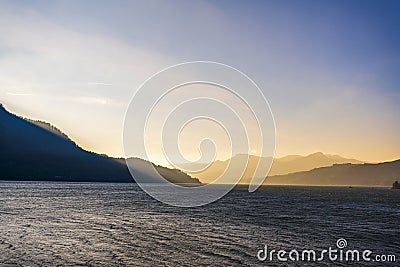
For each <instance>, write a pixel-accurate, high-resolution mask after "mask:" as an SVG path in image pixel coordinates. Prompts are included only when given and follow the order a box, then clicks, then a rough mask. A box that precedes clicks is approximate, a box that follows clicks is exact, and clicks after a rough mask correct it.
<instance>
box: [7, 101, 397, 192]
mask: <svg viewBox="0 0 400 267" xmlns="http://www.w3.org/2000/svg"><path fill="white" fill-rule="evenodd" d="M247 158H248V163H247V167H246V169H245V172H244V174H243V176H242V177H241V180H240V183H242V184H248V183H250V181H251V179H252V177H253V176H254V175H253V174H254V172H255V170H256V167H257V164H258V163H259V162H260V163H261V164H263V163H264V162H268V161H271V158H260V157H257V156H254V155H250V156H247V155H245V154H239V155H236V156H234V157H232V158H231V159H230V160H225V161H215V162H213V163H212V164H211V165H210V166H209V167H207V165H206V164H194V163H190V164H181V165H180V167H181V168H182V169H184V170H198V169H203V168H205V169H204V170H203V171H201V172H194V171H186V172H187V173H184V172H183V171H181V170H178V169H174V168H166V167H163V166H158V165H155V164H153V163H151V162H148V161H145V160H142V159H138V158H129V159H127V161H129V162H130V163H131V164H129V165H130V166H133V167H132V168H131V169H128V167H127V165H126V160H125V159H122V158H112V157H108V156H106V155H100V154H96V153H93V152H90V151H86V150H84V149H83V148H81V147H79V146H78V145H77V144H76V143H75V142H74V141H72V140H71V139H70V138H68V136H67V135H66V134H64V133H63V132H62V131H60V130H59V129H57V128H56V127H54V126H52V125H51V124H49V123H46V122H41V121H33V120H30V119H24V118H21V117H18V116H17V115H14V114H12V113H10V112H8V111H7V110H6V109H5V108H4V107H3V106H2V105H1V104H0V180H19V181H72V182H134V180H133V179H132V176H131V173H130V172H129V171H131V172H132V173H133V175H134V176H135V177H136V176H140V177H142V178H144V179H145V180H146V181H148V182H149V183H150V182H157V181H159V180H158V178H157V177H154V175H153V174H152V170H153V167H154V168H155V169H156V170H157V171H158V173H159V174H161V175H162V176H163V177H164V178H165V179H167V180H169V181H171V182H173V183H177V184H191V185H193V184H195V185H200V184H201V183H209V182H212V181H213V180H214V179H215V178H217V177H218V176H219V175H221V174H222V173H223V172H224V170H225V169H226V167H227V166H228V165H229V164H231V166H233V169H234V172H233V173H241V171H240V170H241V168H240V167H239V166H242V164H243V163H246V161H247ZM206 167H207V168H206ZM235 168H236V169H237V172H236V171H235V170H236V169H235ZM193 177H196V178H193ZM232 178H235V177H232ZM399 179H400V160H395V161H392V162H384V163H376V164H371V163H365V162H362V161H359V160H356V159H349V158H343V157H341V156H339V155H330V154H323V153H321V152H317V153H313V154H310V155H308V156H300V155H290V156H286V157H282V158H277V159H274V161H273V164H272V167H271V170H270V173H269V176H268V177H267V179H266V180H265V182H264V184H267V185H344V186H350V185H360V186H391V185H392V183H393V181H395V180H399Z"/></svg>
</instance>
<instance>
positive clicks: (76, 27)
mask: <svg viewBox="0 0 400 267" xmlns="http://www.w3.org/2000/svg"><path fill="white" fill-rule="evenodd" d="M398 14H400V3H399V2H398V1H116V2H111V1H95V2H94V1H18V2H17V1H0V33H1V37H0V101H1V102H3V103H4V104H5V105H6V106H7V107H8V108H9V109H10V110H11V111H14V112H16V113H18V114H20V115H23V116H26V117H32V118H35V119H43V120H46V121H49V122H52V123H53V124H55V125H56V126H58V127H59V128H61V129H62V130H63V131H65V132H66V133H67V134H68V135H70V136H71V137H72V138H73V139H75V140H77V141H78V143H80V144H81V145H82V146H84V147H86V148H88V149H90V150H94V151H96V152H100V153H107V154H111V155H115V156H118V155H122V144H121V135H122V122H123V116H124V113H125V110H126V107H127V105H128V102H129V99H130V97H131V96H132V94H133V92H134V91H135V89H136V88H137V87H138V86H139V85H140V84H141V83H142V82H143V81H144V80H145V79H147V78H148V77H149V76H151V75H152V74H154V73H155V72H157V71H159V70H161V69H163V68H165V67H167V66H170V65H173V64H177V63H180V62H184V61H192V60H211V61H218V62H222V63H225V64H228V65H231V66H233V67H235V68H238V69H240V70H241V71H243V72H245V73H246V74H248V75H249V76H250V77H251V78H252V79H253V80H255V81H256V82H257V84H258V85H259V86H260V87H261V89H262V90H263V92H264V94H265V96H266V97H267V99H268V100H269V102H270V104H271V108H272V110H273V112H274V115H275V119H276V124H277V134H278V135H277V155H278V156H283V155H287V154H307V153H312V152H315V151H323V152H327V153H333V154H336V153H337V154H341V155H344V156H348V157H355V158H359V159H362V160H370V161H381V160H390V159H395V158H399V153H398V152H399V151H400V140H399V138H398V135H399V134H398V133H399V131H400V120H399V112H400V105H399V104H398V103H400V88H399V85H400V78H399V77H400V75H399V73H398V72H399V71H398V70H399V69H400V49H399V48H400V31H399V29H400V19H399V16H398Z"/></svg>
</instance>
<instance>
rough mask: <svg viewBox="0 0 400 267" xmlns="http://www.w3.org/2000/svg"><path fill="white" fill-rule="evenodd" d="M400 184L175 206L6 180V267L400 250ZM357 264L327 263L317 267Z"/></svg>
mask: <svg viewBox="0 0 400 267" xmlns="http://www.w3.org/2000/svg"><path fill="white" fill-rule="evenodd" d="M399 223H400V190H390V189H386V188H352V189H350V188H329V187H308V188H307V187H263V188H261V189H260V190H258V191H257V192H256V193H248V192H247V191H246V188H245V187H243V188H237V189H235V190H234V191H232V192H231V193H230V194H228V195H227V196H226V197H224V198H223V199H221V200H219V201H217V202H216V203H213V204H210V205H207V206H204V207H199V208H190V209H188V208H175V207H170V206H167V205H164V204H162V203H159V202H157V201H155V200H153V199H152V198H150V197H149V196H147V195H146V194H145V193H143V192H142V191H141V190H140V189H139V188H138V187H137V186H136V185H133V184H83V183H82V184H79V183H75V184H73V183H14V182H0V266H18V265H22V266H43V265H45V266H56V265H63V266H165V265H167V266H182V265H183V266H198V265H203V266H205V265H212V266H257V265H260V266H287V265H289V266H303V265H307V264H305V262H301V263H293V262H290V263H286V264H280V263H279V262H278V261H276V260H275V261H274V262H273V263H271V262H268V261H265V262H261V261H259V260H258V259H257V252H258V251H259V250H260V249H262V248H263V247H264V245H268V247H269V248H271V249H276V250H279V249H285V250H287V251H290V250H292V249H296V250H303V249H315V250H318V249H321V250H322V249H327V248H328V247H329V246H331V247H336V240H337V239H339V238H345V239H346V240H347V242H348V249H359V250H364V249H369V250H372V251H373V252H374V253H376V254H394V255H397V258H398V259H397V262H396V263H392V264H388V263H386V264H382V263H380V264H378V263H376V262H375V263H372V262H371V263H369V264H367V263H366V262H363V263H362V264H361V263H353V264H350V265H352V266H399V265H400V264H399V263H400V261H399V260H400V226H399ZM321 265H322V266H324V265H325V266H347V265H349V264H348V263H344V262H334V263H333V262H330V261H329V260H325V261H323V262H320V263H318V264H315V263H314V264H311V263H308V266H321Z"/></svg>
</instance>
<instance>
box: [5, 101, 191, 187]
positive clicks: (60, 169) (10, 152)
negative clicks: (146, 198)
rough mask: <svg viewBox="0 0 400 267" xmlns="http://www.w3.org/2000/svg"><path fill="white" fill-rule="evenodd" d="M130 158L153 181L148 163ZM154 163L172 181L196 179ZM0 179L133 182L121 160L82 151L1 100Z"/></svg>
mask: <svg viewBox="0 0 400 267" xmlns="http://www.w3.org/2000/svg"><path fill="white" fill-rule="evenodd" d="M130 160H132V161H133V162H134V164H133V166H136V165H137V166H138V168H137V169H136V167H135V169H134V170H133V171H134V172H135V175H136V174H137V175H141V176H142V177H143V176H144V177H146V179H147V178H148V180H149V182H152V181H154V179H153V177H151V175H149V172H148V171H146V169H147V168H151V164H152V163H150V162H147V161H144V160H139V159H130ZM154 166H155V165H154ZM155 167H156V169H157V170H158V172H159V173H160V174H162V175H163V176H164V177H165V178H166V179H168V180H170V181H172V182H175V183H198V180H197V179H193V178H191V177H190V176H188V175H187V174H185V173H182V172H180V171H178V170H171V169H167V168H164V167H161V166H155ZM0 180H20V181H39V180H40V181H75V182H134V180H133V178H132V177H131V175H130V173H129V171H128V168H127V167H126V164H125V160H121V159H114V158H109V157H106V156H103V155H99V154H96V153H93V152H89V151H86V150H84V149H82V148H80V147H79V146H78V145H77V144H76V143H74V142H73V141H72V140H70V139H69V138H68V137H67V136H66V135H65V134H63V133H62V132H60V131H59V130H58V129H56V128H54V127H52V126H51V125H50V124H47V123H41V122H32V121H29V120H25V119H22V118H20V117H18V116H16V115H14V114H11V113H9V112H8V111H7V110H6V109H5V108H4V107H3V106H2V105H1V104H0Z"/></svg>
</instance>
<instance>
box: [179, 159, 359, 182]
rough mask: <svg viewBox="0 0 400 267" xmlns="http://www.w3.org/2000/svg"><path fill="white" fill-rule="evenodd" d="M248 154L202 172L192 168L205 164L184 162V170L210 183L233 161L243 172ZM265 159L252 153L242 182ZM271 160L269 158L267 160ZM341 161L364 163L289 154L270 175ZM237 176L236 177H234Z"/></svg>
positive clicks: (218, 163) (247, 179) (276, 161)
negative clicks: (242, 168)
mask: <svg viewBox="0 0 400 267" xmlns="http://www.w3.org/2000/svg"><path fill="white" fill-rule="evenodd" d="M247 157H248V156H247V155H244V154H239V155H236V156H234V157H233V158H232V159H230V160H226V161H215V162H213V163H212V164H211V165H210V166H209V167H208V168H207V169H205V170H204V171H201V172H191V171H190V170H200V169H203V168H205V167H206V166H207V165H205V164H182V165H180V166H182V167H183V169H184V171H185V172H187V173H189V174H191V175H194V176H196V177H198V178H199V179H200V181H202V182H204V183H209V182H212V181H213V180H215V179H216V178H217V177H219V176H220V175H221V174H222V173H223V172H224V170H225V169H226V168H227V167H228V165H229V163H230V162H231V164H232V166H233V168H235V169H237V171H236V173H238V175H239V174H240V173H241V171H240V170H241V166H242V165H243V164H245V163H246V161H247ZM264 159H266V158H261V161H260V158H259V157H257V156H253V155H250V156H249V159H248V163H247V168H246V170H245V172H244V175H243V176H242V179H241V183H245V184H246V183H249V182H250V181H251V178H252V177H253V174H254V171H255V170H256V167H257V164H259V162H260V164H265V163H264V162H266V161H265V160H264ZM268 161H269V160H268V159H267V162H268ZM339 163H362V162H361V161H358V160H354V159H347V158H343V157H340V156H338V155H326V154H323V153H321V152H318V153H314V154H310V155H308V156H298V155H289V156H286V157H283V158H277V159H274V161H273V164H272V167H271V171H270V173H269V175H281V174H288V173H294V172H299V171H308V170H311V169H314V168H318V167H326V166H332V165H333V164H339ZM233 178H236V177H233ZM232 180H233V179H232Z"/></svg>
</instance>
